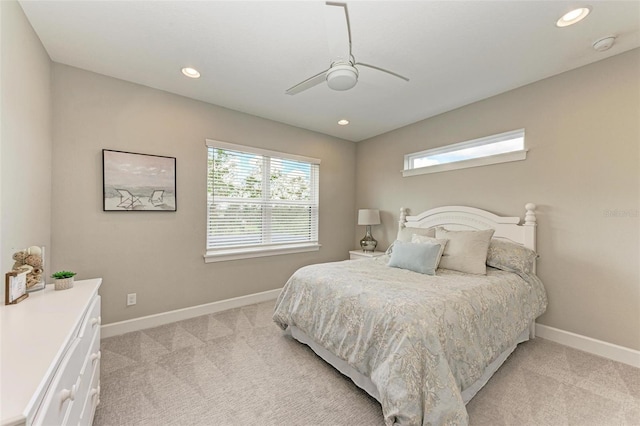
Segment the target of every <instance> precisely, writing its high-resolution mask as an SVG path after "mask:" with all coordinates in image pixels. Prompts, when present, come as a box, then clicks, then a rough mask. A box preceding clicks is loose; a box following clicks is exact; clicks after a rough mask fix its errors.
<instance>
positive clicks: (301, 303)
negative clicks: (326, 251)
mask: <svg viewBox="0 0 640 426" xmlns="http://www.w3.org/2000/svg"><path fill="white" fill-rule="evenodd" d="M387 260H388V258H387V256H383V257H379V258H376V259H366V260H356V261H344V262H335V263H326V264H319V265H311V266H306V267H303V268H301V269H299V270H298V271H297V272H295V273H294V274H293V276H292V277H291V278H290V279H289V281H288V282H287V284H286V285H285V286H284V288H283V290H282V292H281V294H280V296H279V297H278V300H277V303H276V307H275V312H274V315H273V319H274V321H275V322H276V323H277V324H278V325H279V326H280V327H281V328H282V329H286V328H287V326H289V325H294V326H296V327H298V328H299V329H300V330H301V331H303V332H304V333H306V334H307V335H308V336H309V337H310V338H312V339H313V340H314V341H315V342H317V343H318V344H320V345H322V346H323V347H325V348H326V349H327V350H329V351H330V352H331V353H333V354H334V355H336V356H337V357H339V358H341V359H343V360H345V361H346V362H347V363H348V364H349V365H351V367H353V368H355V369H356V370H358V371H359V372H360V373H362V374H364V375H366V376H368V377H370V378H371V381H372V382H373V383H374V385H375V386H376V387H377V389H378V391H379V393H380V402H381V404H382V410H383V413H384V417H385V423H386V424H387V425H442V424H452V425H464V424H467V423H468V417H467V411H466V408H465V404H464V403H463V401H462V397H461V391H462V390H464V389H466V388H467V387H468V386H469V385H471V384H472V383H474V382H475V381H476V380H477V379H478V378H479V377H480V376H481V375H482V373H483V371H484V369H485V367H486V366H487V365H488V364H490V363H491V362H492V361H493V360H494V359H495V358H496V357H497V356H498V355H500V354H501V353H502V352H503V351H505V350H506V349H507V348H508V347H509V346H510V345H512V344H513V343H512V342H514V341H515V339H516V337H517V336H518V334H519V333H520V332H521V331H522V330H524V329H525V328H526V327H527V326H528V325H529V324H530V322H531V321H532V320H534V319H535V318H536V317H538V316H539V315H541V314H542V313H543V312H544V311H545V309H546V304H547V300H546V294H545V290H544V287H543V286H542V283H541V282H540V280H539V279H538V278H537V277H536V276H535V275H533V274H524V273H523V274H521V275H522V276H519V275H517V274H515V273H512V272H505V271H501V270H498V269H493V268H487V275H486V276H480V275H470V274H464V273H459V272H454V271H448V270H444V269H439V270H438V273H437V276H427V275H422V274H419V273H415V272H411V271H407V270H403V269H397V268H391V267H388V266H387V265H386V261H387Z"/></svg>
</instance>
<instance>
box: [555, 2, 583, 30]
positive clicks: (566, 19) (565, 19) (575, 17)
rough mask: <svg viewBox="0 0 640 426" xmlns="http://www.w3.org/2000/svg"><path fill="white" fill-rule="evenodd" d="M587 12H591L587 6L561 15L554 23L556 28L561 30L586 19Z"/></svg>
mask: <svg viewBox="0 0 640 426" xmlns="http://www.w3.org/2000/svg"><path fill="white" fill-rule="evenodd" d="M589 12H591V8H590V7H589V6H586V7H580V8H578V9H573V10H572V11H570V12H567V13H565V14H564V15H562V18H560V19H558V22H556V26H558V27H560V28H562V27H568V26H569V25H573V24H575V23H578V22H580V21H582V20H583V19H584V18H586V17H587V15H588V14H589Z"/></svg>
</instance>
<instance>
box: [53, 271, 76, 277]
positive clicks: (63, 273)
mask: <svg viewBox="0 0 640 426" xmlns="http://www.w3.org/2000/svg"><path fill="white" fill-rule="evenodd" d="M75 274H76V273H75V272H71V271H60V272H56V273H54V274H51V278H55V279H64V278H71V277H73V276H74V275H75Z"/></svg>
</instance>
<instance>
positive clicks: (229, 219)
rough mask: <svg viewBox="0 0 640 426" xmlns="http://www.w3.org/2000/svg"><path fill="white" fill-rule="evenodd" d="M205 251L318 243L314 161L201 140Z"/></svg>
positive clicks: (240, 250) (255, 248)
mask: <svg viewBox="0 0 640 426" xmlns="http://www.w3.org/2000/svg"><path fill="white" fill-rule="evenodd" d="M207 147H208V153H209V156H208V170H207V183H208V186H207V208H208V222H207V254H208V255H215V254H216V252H222V253H229V252H230V251H231V252H242V251H247V250H261V249H264V250H266V249H274V248H275V249H277V248H282V247H283V246H287V247H289V248H291V247H295V246H296V245H301V246H308V245H309V244H315V245H317V243H318V187H319V184H318V181H319V163H320V161H319V160H316V159H312V158H307V157H300V156H295V155H289V154H284V153H277V152H272V151H266V150H262V149H257V148H251V147H246V146H242V145H235V144H229V143H225V142H218V141H211V140H207Z"/></svg>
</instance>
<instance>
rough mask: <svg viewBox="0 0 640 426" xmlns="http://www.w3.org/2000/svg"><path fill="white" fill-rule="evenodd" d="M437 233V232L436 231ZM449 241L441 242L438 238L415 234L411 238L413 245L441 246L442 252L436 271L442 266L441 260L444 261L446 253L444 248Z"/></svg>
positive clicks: (437, 260) (438, 258)
mask: <svg viewBox="0 0 640 426" xmlns="http://www.w3.org/2000/svg"><path fill="white" fill-rule="evenodd" d="M434 233H435V230H434ZM447 241H448V240H439V239H437V238H431V237H425V236H424V235H418V234H413V236H412V237H411V242H412V243H417V244H438V245H439V246H440V252H439V253H438V257H437V259H436V269H437V268H438V265H439V264H440V260H441V259H442V253H444V248H445V247H446V245H447Z"/></svg>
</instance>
